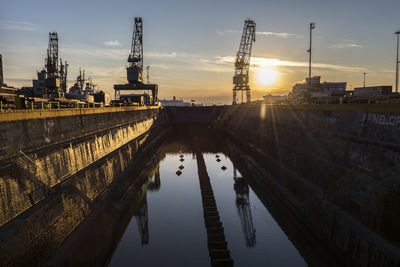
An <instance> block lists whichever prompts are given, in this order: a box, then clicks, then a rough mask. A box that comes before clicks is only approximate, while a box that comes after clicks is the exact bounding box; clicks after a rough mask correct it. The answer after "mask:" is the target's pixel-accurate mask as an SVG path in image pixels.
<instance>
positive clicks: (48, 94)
mask: <svg viewBox="0 0 400 267" xmlns="http://www.w3.org/2000/svg"><path fill="white" fill-rule="evenodd" d="M67 73H68V64H67V62H66V61H65V62H64V63H63V61H62V60H61V59H60V60H59V58H58V35H57V33H56V32H50V33H49V46H48V48H47V58H46V60H45V66H44V68H43V70H41V71H39V72H38V73H37V79H36V80H33V81H32V82H33V96H35V97H43V98H51V99H56V98H64V97H65V94H66V90H67Z"/></svg>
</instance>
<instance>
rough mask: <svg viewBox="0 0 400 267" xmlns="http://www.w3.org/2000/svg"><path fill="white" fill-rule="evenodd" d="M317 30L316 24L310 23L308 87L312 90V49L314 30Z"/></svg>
mask: <svg viewBox="0 0 400 267" xmlns="http://www.w3.org/2000/svg"><path fill="white" fill-rule="evenodd" d="M313 29H315V23H314V22H311V23H310V49H308V50H307V52H308V53H309V58H308V86H309V88H311V48H312V30H313Z"/></svg>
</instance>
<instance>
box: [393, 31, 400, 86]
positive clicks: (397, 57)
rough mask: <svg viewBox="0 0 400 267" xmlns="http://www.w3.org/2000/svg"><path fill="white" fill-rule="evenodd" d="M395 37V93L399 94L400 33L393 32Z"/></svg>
mask: <svg viewBox="0 0 400 267" xmlns="http://www.w3.org/2000/svg"><path fill="white" fill-rule="evenodd" d="M394 34H396V35H397V54H396V93H398V92H399V63H400V61H399V34H400V31H397V32H395V33H394Z"/></svg>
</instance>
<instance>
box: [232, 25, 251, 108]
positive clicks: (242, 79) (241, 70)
mask: <svg viewBox="0 0 400 267" xmlns="http://www.w3.org/2000/svg"><path fill="white" fill-rule="evenodd" d="M255 41H256V23H255V22H254V21H253V20H251V19H247V20H245V22H244V28H243V33H242V39H241V40H240V46H239V51H238V52H237V54H236V61H235V75H234V76H233V84H234V87H233V101H232V104H233V105H235V104H237V93H238V92H241V93H242V102H243V93H244V92H246V102H247V103H249V102H250V101H251V95H250V86H249V65H250V57H251V48H252V46H253V42H255Z"/></svg>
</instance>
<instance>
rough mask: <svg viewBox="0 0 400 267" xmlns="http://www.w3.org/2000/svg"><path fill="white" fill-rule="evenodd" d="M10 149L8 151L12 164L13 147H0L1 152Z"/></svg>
mask: <svg viewBox="0 0 400 267" xmlns="http://www.w3.org/2000/svg"><path fill="white" fill-rule="evenodd" d="M7 149H8V151H9V153H10V162H12V156H13V155H12V147H11V146H6V147H0V150H7Z"/></svg>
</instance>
